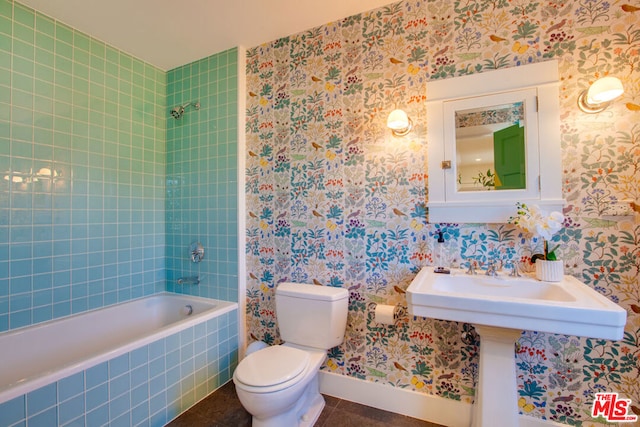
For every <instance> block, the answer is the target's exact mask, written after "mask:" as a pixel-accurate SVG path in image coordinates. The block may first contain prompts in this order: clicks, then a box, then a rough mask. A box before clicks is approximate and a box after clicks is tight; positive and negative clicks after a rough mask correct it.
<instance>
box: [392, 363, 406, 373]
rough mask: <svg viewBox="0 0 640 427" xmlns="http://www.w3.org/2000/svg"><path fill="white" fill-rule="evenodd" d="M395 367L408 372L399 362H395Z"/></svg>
mask: <svg viewBox="0 0 640 427" xmlns="http://www.w3.org/2000/svg"><path fill="white" fill-rule="evenodd" d="M393 366H395V367H396V369H399V370H401V371H405V372H408V371H407V370H406V369H405V367H404V366H402V365H401V364H399V363H398V362H393Z"/></svg>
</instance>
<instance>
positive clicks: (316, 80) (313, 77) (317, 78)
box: [311, 76, 322, 82]
mask: <svg viewBox="0 0 640 427" xmlns="http://www.w3.org/2000/svg"><path fill="white" fill-rule="evenodd" d="M311 80H313V81H314V82H321V81H322V79H321V78H320V77H316V76H311Z"/></svg>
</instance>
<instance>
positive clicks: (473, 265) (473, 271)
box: [467, 260, 478, 275]
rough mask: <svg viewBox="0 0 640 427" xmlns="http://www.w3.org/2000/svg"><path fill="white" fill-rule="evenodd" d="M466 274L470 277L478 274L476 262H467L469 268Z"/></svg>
mask: <svg viewBox="0 0 640 427" xmlns="http://www.w3.org/2000/svg"><path fill="white" fill-rule="evenodd" d="M467 274H471V275H475V274H478V273H477V272H476V262H475V261H474V260H469V268H468V269H467Z"/></svg>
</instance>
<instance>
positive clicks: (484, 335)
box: [407, 267, 627, 427]
mask: <svg viewBox="0 0 640 427" xmlns="http://www.w3.org/2000/svg"><path fill="white" fill-rule="evenodd" d="M407 303H408V306H409V312H410V313H411V314H413V315H415V316H421V317H430V318H434V319H443V320H453V321H456V322H465V323H471V324H473V325H474V327H475V328H476V331H477V332H478V334H479V335H480V365H479V378H478V384H477V387H476V398H475V407H474V415H473V424H472V426H473V427H495V426H496V425H498V424H497V423H499V425H501V426H509V427H517V426H518V418H519V416H518V403H517V400H518V395H517V383H516V367H515V356H514V345H515V342H516V341H517V340H518V338H519V337H520V335H521V333H522V331H523V330H532V331H539V332H551V333H556V334H566V335H574V336H583V337H590V338H602V339H610V340H619V339H621V338H622V337H623V334H624V326H625V324H626V319H627V312H626V311H625V310H624V309H622V308H621V307H620V306H618V305H617V304H615V303H613V302H612V301H610V300H609V299H607V298H606V297H604V296H603V295H601V294H599V293H598V292H596V291H594V290H593V289H591V288H590V287H588V286H587V285H585V284H584V283H581V282H580V281H579V280H577V279H576V278H574V277H571V276H565V277H564V279H563V281H562V282H554V283H551V282H541V281H538V280H536V279H534V278H531V277H528V276H527V277H510V276H508V275H498V276H497V277H491V276H485V275H483V274H481V273H479V274H478V275H467V274H465V273H464V272H463V271H461V270H452V271H451V274H439V273H435V272H434V269H433V268H432V267H425V268H423V269H422V270H421V271H420V272H419V273H418V275H417V276H416V277H415V279H413V281H412V282H411V284H410V285H409V287H408V288H407ZM498 420H499V421H498Z"/></svg>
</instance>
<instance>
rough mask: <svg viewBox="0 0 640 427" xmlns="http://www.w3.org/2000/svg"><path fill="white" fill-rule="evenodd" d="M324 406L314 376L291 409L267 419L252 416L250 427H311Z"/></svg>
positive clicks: (316, 379)
mask: <svg viewBox="0 0 640 427" xmlns="http://www.w3.org/2000/svg"><path fill="white" fill-rule="evenodd" d="M324 406H325V401H324V397H322V395H321V394H320V391H319V388H318V375H317V374H316V375H315V376H314V378H313V380H312V381H311V383H309V384H308V385H307V387H305V390H304V392H303V395H302V396H301V397H300V399H299V400H298V401H297V402H296V403H295V404H294V405H293V407H292V408H289V409H288V410H287V411H286V412H284V413H282V414H278V415H275V416H272V417H267V418H258V417H256V416H255V415H254V416H253V419H252V422H251V425H252V427H311V426H313V425H314V424H315V422H316V421H318V418H319V417H320V414H321V413H322V410H323V409H324ZM303 411H304V412H303Z"/></svg>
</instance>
